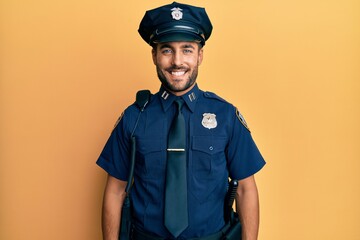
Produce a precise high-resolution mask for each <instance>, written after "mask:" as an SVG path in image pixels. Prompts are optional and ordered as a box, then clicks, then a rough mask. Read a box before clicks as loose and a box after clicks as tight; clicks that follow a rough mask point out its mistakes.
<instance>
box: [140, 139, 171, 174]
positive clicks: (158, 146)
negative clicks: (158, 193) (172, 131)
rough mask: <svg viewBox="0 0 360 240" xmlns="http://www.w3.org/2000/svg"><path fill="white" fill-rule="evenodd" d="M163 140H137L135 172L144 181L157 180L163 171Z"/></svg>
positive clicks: (164, 157) (164, 156)
mask: <svg viewBox="0 0 360 240" xmlns="http://www.w3.org/2000/svg"><path fill="white" fill-rule="evenodd" d="M165 164H166V152H165V140H164V138H153V137H152V138H138V139H137V146H136V167H135V171H136V172H137V173H138V174H139V175H140V176H141V177H142V178H144V179H151V178H159V176H162V174H164V171H165Z"/></svg>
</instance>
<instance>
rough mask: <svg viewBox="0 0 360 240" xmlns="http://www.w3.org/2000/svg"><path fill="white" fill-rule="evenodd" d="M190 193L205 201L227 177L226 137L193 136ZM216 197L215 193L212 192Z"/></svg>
mask: <svg viewBox="0 0 360 240" xmlns="http://www.w3.org/2000/svg"><path fill="white" fill-rule="evenodd" d="M192 140H193V141H192V161H191V171H192V174H191V176H192V177H191V180H192V193H193V194H194V195H195V197H196V198H197V199H199V200H200V201H201V202H203V201H205V200H206V199H207V198H208V197H209V195H210V194H211V193H213V191H215V190H216V189H218V188H216V187H217V186H218V185H219V184H221V183H222V182H223V180H224V179H223V178H224V177H225V179H226V176H227V168H226V155H225V150H226V145H227V138H226V137H214V136H194V137H193V139H192ZM214 194H215V195H216V193H215V192H214Z"/></svg>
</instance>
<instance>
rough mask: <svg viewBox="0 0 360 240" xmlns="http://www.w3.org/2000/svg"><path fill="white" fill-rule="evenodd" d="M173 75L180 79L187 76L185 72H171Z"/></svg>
mask: <svg viewBox="0 0 360 240" xmlns="http://www.w3.org/2000/svg"><path fill="white" fill-rule="evenodd" d="M170 73H171V75H173V76H176V77H179V76H182V75H184V74H185V71H181V72H170Z"/></svg>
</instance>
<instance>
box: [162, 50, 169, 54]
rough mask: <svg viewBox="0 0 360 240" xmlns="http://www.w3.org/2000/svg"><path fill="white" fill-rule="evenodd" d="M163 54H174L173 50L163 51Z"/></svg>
mask: <svg viewBox="0 0 360 240" xmlns="http://www.w3.org/2000/svg"><path fill="white" fill-rule="evenodd" d="M161 52H162V53H163V54H171V53H172V50H171V49H163V50H162V51H161Z"/></svg>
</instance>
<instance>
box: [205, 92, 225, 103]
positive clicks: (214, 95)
mask: <svg viewBox="0 0 360 240" xmlns="http://www.w3.org/2000/svg"><path fill="white" fill-rule="evenodd" d="M204 97H206V98H212V99H217V100H219V101H221V102H226V103H227V101H226V100H225V99H223V98H221V97H219V96H218V95H216V94H215V93H213V92H204Z"/></svg>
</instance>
